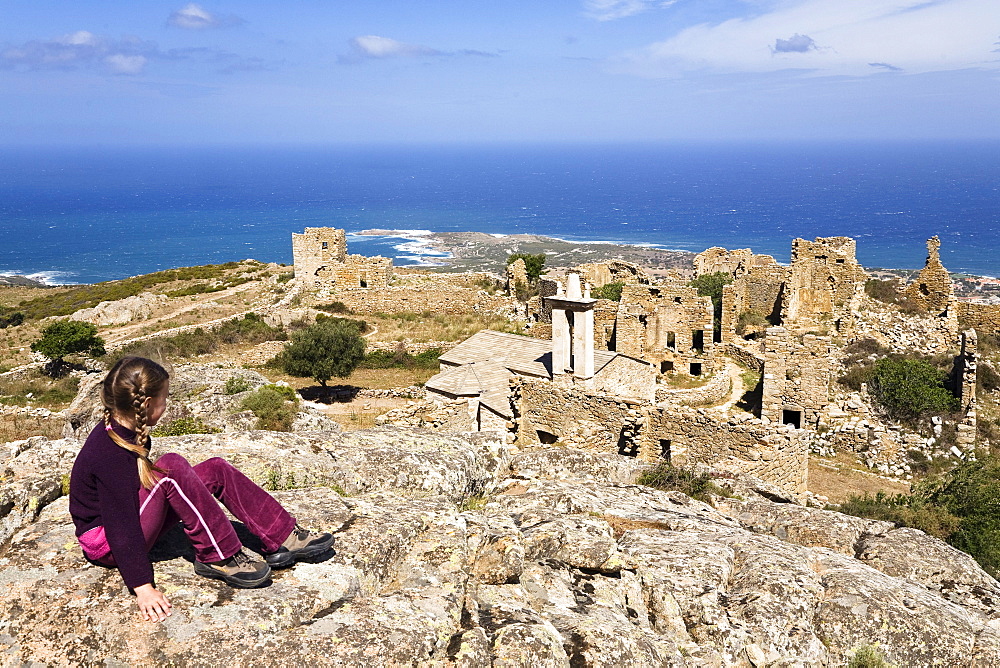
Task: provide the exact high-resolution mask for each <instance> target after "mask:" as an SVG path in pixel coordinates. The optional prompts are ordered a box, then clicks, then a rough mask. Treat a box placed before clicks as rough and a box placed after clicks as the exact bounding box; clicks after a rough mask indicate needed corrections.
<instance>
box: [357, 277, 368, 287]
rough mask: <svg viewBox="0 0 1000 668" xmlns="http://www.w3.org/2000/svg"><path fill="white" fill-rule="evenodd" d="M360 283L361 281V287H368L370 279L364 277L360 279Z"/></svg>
mask: <svg viewBox="0 0 1000 668" xmlns="http://www.w3.org/2000/svg"><path fill="white" fill-rule="evenodd" d="M358 283H360V284H361V287H363V288H367V287H368V281H366V280H365V279H363V278H362V279H361V280H360V281H358Z"/></svg>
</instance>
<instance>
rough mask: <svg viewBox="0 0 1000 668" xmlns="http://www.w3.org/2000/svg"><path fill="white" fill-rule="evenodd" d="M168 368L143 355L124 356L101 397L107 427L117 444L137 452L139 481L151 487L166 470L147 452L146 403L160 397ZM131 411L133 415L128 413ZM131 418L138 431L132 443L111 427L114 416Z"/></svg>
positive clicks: (105, 380) (108, 380)
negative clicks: (165, 368) (153, 397)
mask: <svg viewBox="0 0 1000 668" xmlns="http://www.w3.org/2000/svg"><path fill="white" fill-rule="evenodd" d="M168 377H169V376H168V374H167V372H166V370H164V369H163V367H161V366H160V365H159V364H157V363H156V362H153V361H152V360H149V359H145V358H141V357H126V358H122V359H121V360H119V361H118V363H117V364H115V366H114V367H112V369H111V371H110V372H109V373H108V375H107V377H106V378H105V379H104V386H103V390H102V395H101V399H102V402H103V403H104V428H105V430H106V431H107V433H108V436H109V437H110V438H111V440H112V441H114V442H115V444H116V445H118V446H120V447H122V448H124V449H126V450H128V451H129V452H132V453H135V455H136V456H137V458H138V459H137V460H136V465H137V466H138V468H139V481H140V482H141V483H142V486H143V487H145V488H146V489H152V488H153V487H154V486H155V485H156V482H157V481H158V480H159V478H160V476H159V475H157V474H163V475H166V473H167V471H165V470H164V469H161V468H159V467H157V466H156V465H155V464H153V462H152V461H150V459H149V457H148V456H147V454H146V447H147V445H148V443H149V431H150V428H149V425H148V424H146V421H147V419H148V418H147V415H146V402H147V399H148V398H149V397H150V396H151V395H154V396H158V394H159V392H160V391H161V390H160V388H162V387H164V383H165V382H166V381H167V379H168ZM130 413H131V416H130V415H129V414H130ZM113 415H118V416H120V417H121V418H124V419H128V418H129V417H131V418H132V421H133V422H134V425H133V427H134V428H135V432H136V438H135V440H136V442H135V443H131V442H129V441H127V440H125V439H124V438H122V437H121V436H119V435H118V434H117V433H116V432H115V431H114V429H112V416H113Z"/></svg>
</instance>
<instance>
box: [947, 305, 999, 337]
mask: <svg viewBox="0 0 1000 668" xmlns="http://www.w3.org/2000/svg"><path fill="white" fill-rule="evenodd" d="M957 312H958V321H959V323H961V326H962V328H963V329H969V328H970V327H971V328H972V329H975V330H976V331H977V332H979V333H980V334H993V335H1000V304H979V303H976V302H958V304H957Z"/></svg>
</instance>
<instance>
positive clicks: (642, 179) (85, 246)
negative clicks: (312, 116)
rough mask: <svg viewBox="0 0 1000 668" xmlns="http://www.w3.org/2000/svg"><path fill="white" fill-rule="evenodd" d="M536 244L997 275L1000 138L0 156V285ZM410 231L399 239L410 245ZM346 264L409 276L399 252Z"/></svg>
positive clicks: (408, 257) (414, 259)
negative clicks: (322, 234) (247, 261)
mask: <svg viewBox="0 0 1000 668" xmlns="http://www.w3.org/2000/svg"><path fill="white" fill-rule="evenodd" d="M307 226H313V227H315V226H333V227H342V228H345V229H347V230H348V232H360V231H362V230H366V229H371V228H380V229H393V230H428V231H435V232H444V231H479V232H488V233H493V234H517V233H534V234H543V235H548V236H552V237H558V238H561V239H568V240H574V241H580V242H587V241H615V242H621V243H629V244H651V245H655V246H659V247H663V248H671V249H682V250H690V251H696V252H697V251H701V250H704V249H705V248H708V247H710V246H724V247H727V248H743V247H750V248H752V249H753V250H754V251H755V252H757V253H767V254H770V255H773V256H775V257H776V258H777V259H778V260H779V261H781V262H787V261H788V259H789V251H790V247H791V241H792V239H793V238H795V237H803V238H808V239H812V238H814V237H817V236H837V235H840V236H850V237H854V238H855V239H857V243H858V259H859V260H860V261H861V263H862V264H864V265H865V266H868V267H890V268H919V267H921V266H922V265H923V261H924V257H925V254H926V247H925V241H926V239H927V238H929V237H931V236H933V235H935V234H936V235H938V236H940V237H941V243H942V246H941V257H942V261H943V262H944V264H945V266H946V267H947V268H948V269H950V270H952V271H961V272H968V273H973V274H981V275H991V276H996V275H998V274H1000V261H998V258H997V256H998V254H1000V143H997V142H992V143H980V144H973V143H915V144H863V145H862V144H815V143H813V144H779V145H773V144H772V145H763V144H744V145H732V144H685V145H670V144H654V145H614V146H611V145H586V146H585V145H579V146H571V145H545V146H542V145H533V146H525V145H518V146H501V145H496V146H483V145H478V146H448V147H429V146H350V147H344V146H341V147H315V148H301V147H298V148H295V147H282V148H249V147H230V148H197V149H196V148H184V149H180V148H155V149H154V148H145V149H113V150H112V149H106V150H101V149H96V148H90V149H72V150H70V149H65V150H57V149H35V150H30V151H29V150H24V149H17V150H15V149H0V274H5V273H7V274H9V273H18V274H24V275H29V276H34V277H37V278H42V279H45V280H47V281H49V282H55V283H91V282H96V281H102V280H109V279H116V278H123V277H126V276H133V275H136V274H142V273H148V272H152V271H157V270H160V269H166V268H170V267H179V266H189V265H197V264H208V263H218V262H226V261H229V260H239V259H244V258H255V259H258V260H261V261H267V262H285V263H290V262H291V259H292V256H291V240H290V235H291V233H292V232H297V231H301V230H302V229H303V228H305V227H307ZM404 236H409V235H404ZM349 242H350V251H351V252H354V253H361V254H365V255H377V254H382V255H388V256H391V257H394V258H395V261H396V263H397V264H420V263H422V262H425V261H426V260H427V254H426V249H425V248H424V247H423V246H421V244H419V243H414V242H413V241H412V240H408V239H406V238H398V237H386V236H383V237H367V236H360V237H359V236H355V235H351V236H350V237H349Z"/></svg>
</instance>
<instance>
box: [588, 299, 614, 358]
mask: <svg viewBox="0 0 1000 668" xmlns="http://www.w3.org/2000/svg"><path fill="white" fill-rule="evenodd" d="M617 319H618V302H615V301H611V300H610V299H598V300H597V303H596V304H594V349H595V350H615V321H616V320H617Z"/></svg>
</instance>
